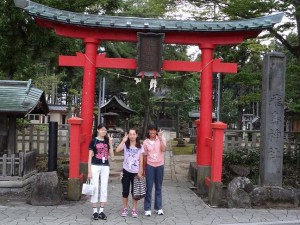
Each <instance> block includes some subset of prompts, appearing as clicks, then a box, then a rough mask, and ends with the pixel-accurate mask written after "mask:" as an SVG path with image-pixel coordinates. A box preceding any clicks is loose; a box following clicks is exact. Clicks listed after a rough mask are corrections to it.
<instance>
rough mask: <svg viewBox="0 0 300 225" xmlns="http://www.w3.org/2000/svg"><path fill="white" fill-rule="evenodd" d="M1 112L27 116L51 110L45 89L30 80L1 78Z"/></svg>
mask: <svg viewBox="0 0 300 225" xmlns="http://www.w3.org/2000/svg"><path fill="white" fill-rule="evenodd" d="M0 102H1V104H0V113H7V114H14V115H17V116H25V115H27V114H28V113H34V114H47V113H48V112H49V108H48V105H47V103H46V98H45V93H44V91H42V90H40V89H38V88H34V87H33V86H32V84H31V80H29V81H15V80H0Z"/></svg>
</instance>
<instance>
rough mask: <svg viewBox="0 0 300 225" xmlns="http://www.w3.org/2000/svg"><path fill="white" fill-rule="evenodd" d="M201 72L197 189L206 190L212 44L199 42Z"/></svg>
mask: <svg viewBox="0 0 300 225" xmlns="http://www.w3.org/2000/svg"><path fill="white" fill-rule="evenodd" d="M199 47H200V49H201V62H202V73H201V76H200V80H201V84H200V124H199V127H198V128H197V143H198V144H197V166H198V167H197V190H198V192H199V193H205V192H207V187H206V186H205V185H204V180H205V178H206V177H207V176H209V175H210V168H211V156H212V152H211V147H210V146H209V145H208V144H207V139H208V138H211V136H212V130H211V123H212V89H213V88H212V76H213V63H212V62H213V50H214V45H213V44H201V45H199Z"/></svg>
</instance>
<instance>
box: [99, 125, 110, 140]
mask: <svg viewBox="0 0 300 225" xmlns="http://www.w3.org/2000/svg"><path fill="white" fill-rule="evenodd" d="M103 127H104V128H105V129H106V127H105V126H104V125H103V124H99V125H98V126H97V132H98V130H99V129H101V128H103ZM104 141H105V142H106V143H109V137H108V136H107V131H106V135H105V136H104Z"/></svg>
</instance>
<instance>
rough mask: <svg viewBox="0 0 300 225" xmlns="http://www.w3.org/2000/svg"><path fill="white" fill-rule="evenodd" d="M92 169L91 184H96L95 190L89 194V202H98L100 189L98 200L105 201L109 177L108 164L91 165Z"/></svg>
mask: <svg viewBox="0 0 300 225" xmlns="http://www.w3.org/2000/svg"><path fill="white" fill-rule="evenodd" d="M91 170H92V184H94V185H96V187H97V189H96V190H97V191H96V193H95V194H94V195H92V196H91V203H97V202H99V201H98V199H99V191H100V202H107V185H108V178H109V166H96V165H91ZM99 178H100V184H101V185H100V190H99Z"/></svg>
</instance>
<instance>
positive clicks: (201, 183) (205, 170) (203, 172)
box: [197, 166, 210, 194]
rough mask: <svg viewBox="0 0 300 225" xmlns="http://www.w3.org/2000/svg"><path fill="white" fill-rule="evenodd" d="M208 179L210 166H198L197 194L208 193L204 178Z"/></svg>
mask: <svg viewBox="0 0 300 225" xmlns="http://www.w3.org/2000/svg"><path fill="white" fill-rule="evenodd" d="M206 177H210V166H198V168H197V192H198V194H205V193H207V192H208V187H207V186H206V185H205V178H206Z"/></svg>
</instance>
